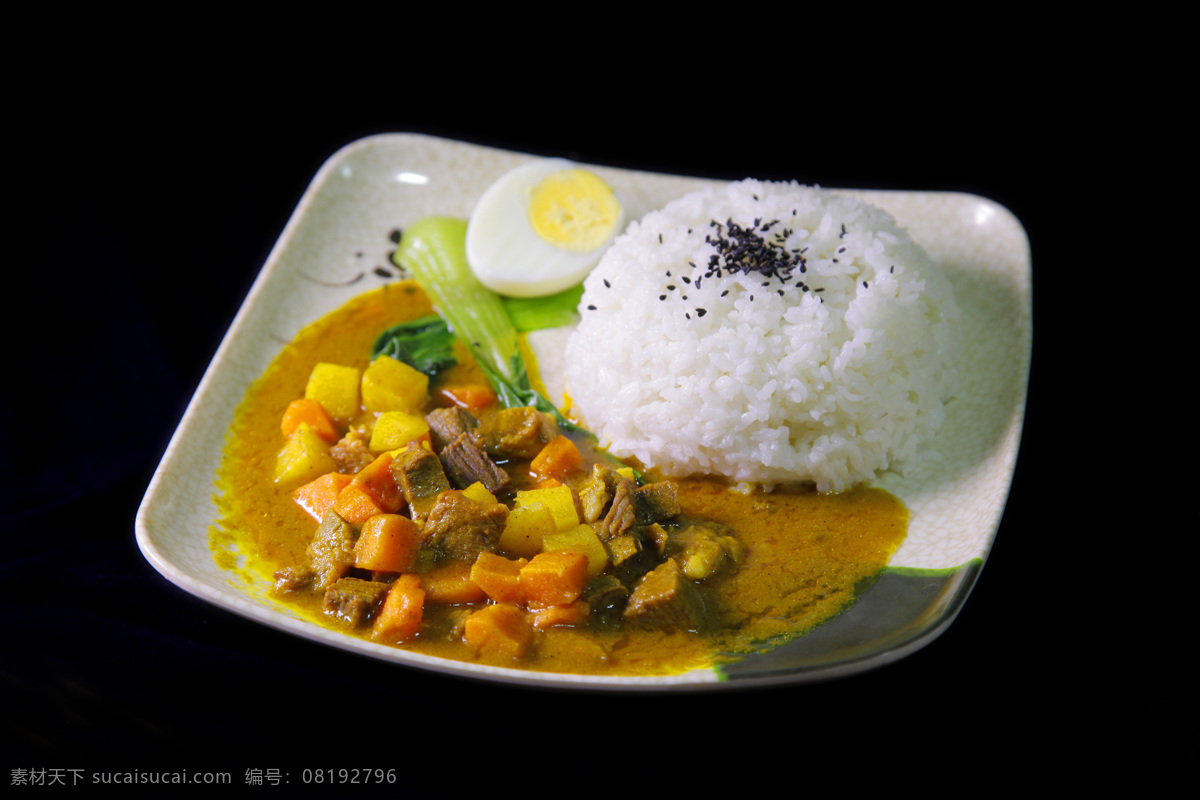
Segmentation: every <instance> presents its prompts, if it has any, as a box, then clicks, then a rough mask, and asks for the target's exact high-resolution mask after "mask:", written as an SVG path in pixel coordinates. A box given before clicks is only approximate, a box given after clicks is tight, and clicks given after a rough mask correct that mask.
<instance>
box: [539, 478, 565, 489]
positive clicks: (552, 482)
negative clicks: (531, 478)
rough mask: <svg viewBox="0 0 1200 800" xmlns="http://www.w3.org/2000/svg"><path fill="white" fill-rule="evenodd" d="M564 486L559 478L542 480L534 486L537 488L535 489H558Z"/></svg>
mask: <svg viewBox="0 0 1200 800" xmlns="http://www.w3.org/2000/svg"><path fill="white" fill-rule="evenodd" d="M562 485H563V482H562V481H560V480H559V479H558V478H542V479H541V480H540V481H538V482H537V483H535V484H534V485H533V488H535V489H556V488H558V487H559V486H562Z"/></svg>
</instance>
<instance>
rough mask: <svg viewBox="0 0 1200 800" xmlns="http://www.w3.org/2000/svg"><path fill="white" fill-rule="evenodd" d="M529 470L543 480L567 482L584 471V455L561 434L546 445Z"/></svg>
mask: <svg viewBox="0 0 1200 800" xmlns="http://www.w3.org/2000/svg"><path fill="white" fill-rule="evenodd" d="M529 469H530V471H532V472H533V473H534V474H535V475H540V476H542V477H543V478H557V479H559V480H560V481H561V480H566V479H567V478H569V477H570V476H571V475H574V474H575V473H577V472H582V471H583V454H582V453H580V452H579V448H578V447H576V446H575V443H574V442H572V441H571V440H570V439H568V438H567V437H566V436H563V435H562V434H561V433H560V434H559V435H558V436H556V437H554V438H553V439H551V440H550V441H549V442H547V443H546V446H545V447H543V448H542V451H541V452H540V453H538V454H537V455H536V456H534V457H533V461H531V462H529Z"/></svg>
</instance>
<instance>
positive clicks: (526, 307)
mask: <svg viewBox="0 0 1200 800" xmlns="http://www.w3.org/2000/svg"><path fill="white" fill-rule="evenodd" d="M581 297H583V284H582V283H581V284H579V285H577V286H572V287H571V288H570V289H564V290H563V291H561V292H558V293H557V294H552V295H547V296H545V297H504V298H501V301H502V302H503V303H504V309H505V310H506V311H508V316H509V319H511V320H512V321H513V325H514V326H516V329H517V330H518V331H520V332H521V333H528V332H529V331H538V330H541V329H543V328H561V327H562V326H563V325H570V324H571V323H573V322H575V321H576V320H578V319H579V312H578V311H577V309H578V308H579V298H581Z"/></svg>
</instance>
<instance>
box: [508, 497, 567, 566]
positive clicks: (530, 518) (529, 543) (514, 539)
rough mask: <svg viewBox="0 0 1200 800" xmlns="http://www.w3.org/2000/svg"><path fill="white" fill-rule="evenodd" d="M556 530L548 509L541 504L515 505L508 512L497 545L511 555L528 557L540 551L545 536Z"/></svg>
mask: <svg viewBox="0 0 1200 800" xmlns="http://www.w3.org/2000/svg"><path fill="white" fill-rule="evenodd" d="M557 530H558V526H556V525H555V524H554V515H553V514H552V513H550V509H548V508H546V507H545V506H541V505H536V506H517V507H516V508H514V509H512V510H511V511H509V512H508V520H507V521H506V522H505V523H504V532H503V533H501V534H500V542H499V545H500V547H501V548H502V549H504V550H506V551H508V552H510V553H512V554H513V555H517V556H525V557H527V558H529V557H532V556H535V555H537V554H538V553H540V552H542V542H543V540H544V539H545V537H546V536H548V535H549V534H552V533H555V532H556V531H557Z"/></svg>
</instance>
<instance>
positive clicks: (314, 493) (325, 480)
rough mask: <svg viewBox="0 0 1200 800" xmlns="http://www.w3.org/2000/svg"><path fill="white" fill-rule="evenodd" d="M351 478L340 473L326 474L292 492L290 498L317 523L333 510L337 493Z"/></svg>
mask: <svg viewBox="0 0 1200 800" xmlns="http://www.w3.org/2000/svg"><path fill="white" fill-rule="evenodd" d="M350 480H351V476H349V475H343V474H341V473H340V472H327V473H325V474H324V475H322V476H321V477H319V478H317V479H316V480H314V481H309V482H308V483H306V484H304V485H303V486H301V487H300V488H299V489H297V490H296V491H294V492H292V498H293V499H294V500H295V501H296V502H297V503H299V504H300V507H301V508H303V509H304V510H305V511H307V512H308V513H309V514H311V515H312V517H313V519H315V520H316V521H317V522H320V521H321V520H323V519H325V514H326V513H327V512H328V511H329V509H331V508H333V504H334V503H335V502H336V501H337V496H338V493H339V492H341V491H342V489H345V488H346V485H347V484H349V483H350Z"/></svg>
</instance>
